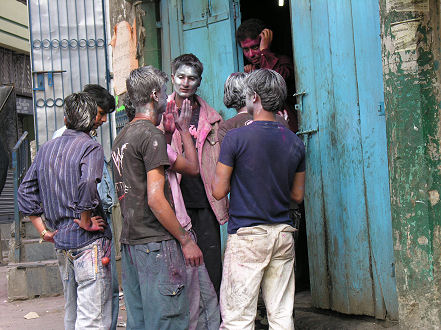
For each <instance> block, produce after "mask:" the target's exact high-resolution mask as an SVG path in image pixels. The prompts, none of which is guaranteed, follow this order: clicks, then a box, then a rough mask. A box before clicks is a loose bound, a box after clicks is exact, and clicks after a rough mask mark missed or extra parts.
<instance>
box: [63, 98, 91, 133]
mask: <svg viewBox="0 0 441 330" xmlns="http://www.w3.org/2000/svg"><path fill="white" fill-rule="evenodd" d="M97 112H98V109H97V106H96V102H95V100H94V99H93V98H92V97H91V96H90V94H89V93H85V92H80V93H73V94H71V95H69V96H67V97H66V98H65V99H64V117H65V119H66V127H67V128H69V129H73V130H76V131H82V132H90V130H91V129H92V127H93V124H94V123H95V117H96V114H97Z"/></svg>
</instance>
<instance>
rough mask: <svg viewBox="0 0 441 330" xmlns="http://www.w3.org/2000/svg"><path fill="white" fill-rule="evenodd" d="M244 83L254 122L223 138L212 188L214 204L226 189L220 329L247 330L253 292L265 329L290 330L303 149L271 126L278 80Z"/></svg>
mask: <svg viewBox="0 0 441 330" xmlns="http://www.w3.org/2000/svg"><path fill="white" fill-rule="evenodd" d="M245 83H246V106H247V109H248V111H249V112H250V113H252V114H253V120H254V121H253V122H252V123H251V124H250V125H247V126H243V127H240V128H237V129H234V130H231V131H229V132H228V133H227V134H226V135H225V137H224V140H223V142H222V148H221V153H220V156H219V162H218V164H217V166H216V176H215V180H214V183H213V196H214V197H215V198H216V199H221V198H224V197H225V196H226V195H227V194H228V192H230V187H231V194H230V219H229V222H228V234H229V235H228V241H227V248H226V251H225V257H224V268H223V278H222V286H221V291H220V308H221V316H222V325H221V329H253V328H254V320H255V317H256V308H257V298H258V295H259V288H260V287H262V295H263V299H264V301H265V306H266V309H267V312H268V322H269V326H270V328H271V329H284V330H285V329H294V320H293V317H292V313H293V308H294V291H295V279H294V238H293V235H292V233H293V232H294V231H295V229H294V227H293V223H292V220H291V219H290V217H289V204H290V199H293V200H294V201H295V202H297V203H300V202H302V200H303V196H304V185H305V159H304V157H305V148H304V146H303V143H302V141H301V140H300V139H299V138H298V137H297V135H295V134H294V133H293V132H291V131H290V130H289V129H287V128H286V127H284V126H283V125H282V124H280V123H278V122H277V121H276V119H275V114H276V113H277V111H280V109H281V108H282V106H283V102H284V101H285V98H286V85H285V82H284V80H283V78H282V76H281V75H280V74H278V73H277V72H275V71H273V70H268V69H259V70H257V71H254V72H252V73H250V74H249V75H248V76H247V78H246V80H245Z"/></svg>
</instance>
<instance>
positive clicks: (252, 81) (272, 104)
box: [245, 69, 287, 112]
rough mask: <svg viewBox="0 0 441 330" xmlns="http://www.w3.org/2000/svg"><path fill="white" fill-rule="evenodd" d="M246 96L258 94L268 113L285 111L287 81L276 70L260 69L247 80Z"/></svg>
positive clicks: (249, 75) (250, 74)
mask: <svg viewBox="0 0 441 330" xmlns="http://www.w3.org/2000/svg"><path fill="white" fill-rule="evenodd" d="M245 84H246V95H252V94H253V93H257V94H258V95H259V97H260V100H261V103H262V107H263V109H264V110H266V111H271V112H277V111H280V110H282V109H283V106H284V104H285V100H286V95H287V90H286V83H285V79H283V77H282V76H281V75H280V74H278V73H277V72H276V71H274V70H270V69H259V70H256V71H253V72H251V73H249V74H248V75H247V77H246V78H245Z"/></svg>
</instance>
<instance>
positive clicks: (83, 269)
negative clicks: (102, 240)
mask: <svg viewBox="0 0 441 330" xmlns="http://www.w3.org/2000/svg"><path fill="white" fill-rule="evenodd" d="M71 256H72V261H73V264H74V270H75V281H76V282H77V283H82V282H86V281H94V280H95V279H96V276H97V273H98V247H97V246H96V245H92V246H91V247H90V248H89V249H86V250H83V251H80V252H71Z"/></svg>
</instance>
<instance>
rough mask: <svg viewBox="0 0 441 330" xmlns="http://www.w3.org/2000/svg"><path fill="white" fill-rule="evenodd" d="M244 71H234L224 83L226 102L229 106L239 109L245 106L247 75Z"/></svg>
mask: <svg viewBox="0 0 441 330" xmlns="http://www.w3.org/2000/svg"><path fill="white" fill-rule="evenodd" d="M246 76H247V74H246V73H244V72H235V73H232V74H231V75H230V76H229V77H228V78H227V80H226V81H225V85H224V104H225V106H226V107H227V108H234V109H236V110H237V111H239V110H240V109H241V108H243V107H244V106H245V77H246Z"/></svg>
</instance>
